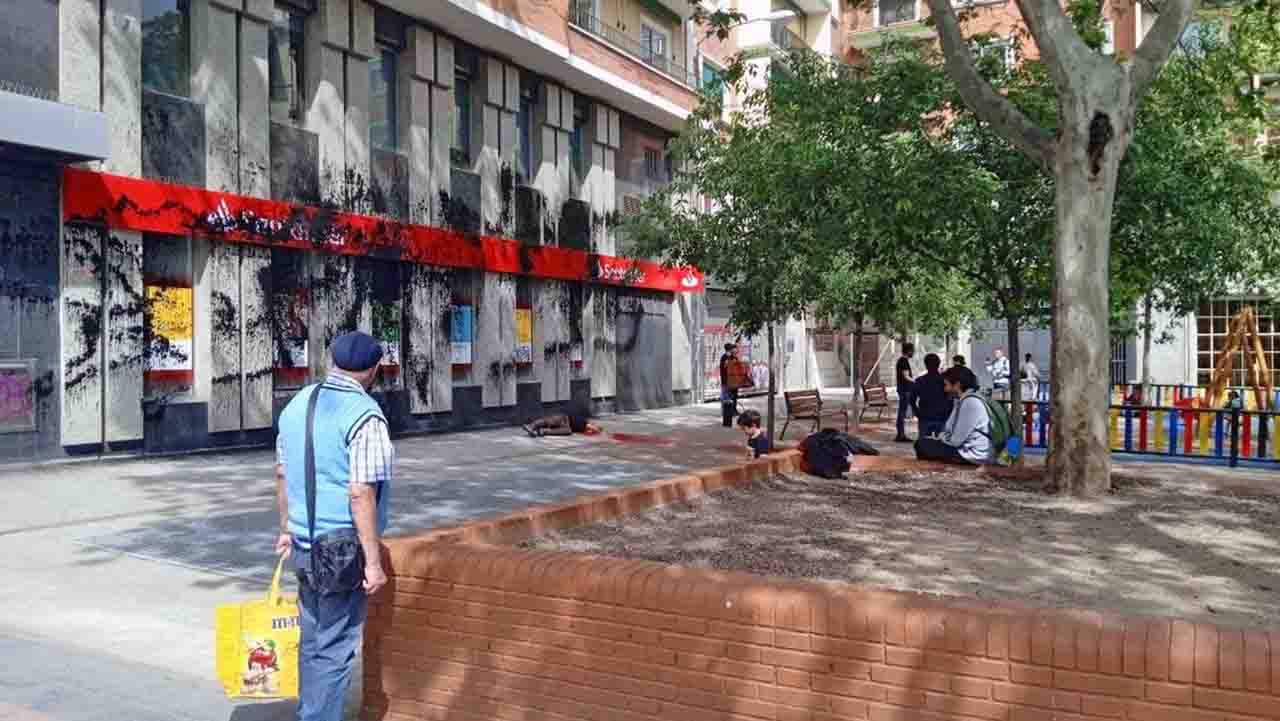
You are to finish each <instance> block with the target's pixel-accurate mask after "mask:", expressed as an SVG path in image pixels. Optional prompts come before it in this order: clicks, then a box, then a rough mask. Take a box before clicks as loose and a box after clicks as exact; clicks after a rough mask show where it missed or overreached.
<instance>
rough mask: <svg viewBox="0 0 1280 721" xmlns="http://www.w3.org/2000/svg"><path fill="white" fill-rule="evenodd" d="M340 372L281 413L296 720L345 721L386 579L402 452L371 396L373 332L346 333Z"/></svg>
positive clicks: (279, 467)
mask: <svg viewBox="0 0 1280 721" xmlns="http://www.w3.org/2000/svg"><path fill="white" fill-rule="evenodd" d="M330 352H331V354H332V356H333V365H334V368H333V370H332V371H331V372H330V373H329V375H328V377H327V378H325V380H324V382H323V383H317V384H315V385H311V386H308V387H306V388H304V389H302V390H301V391H299V392H298V394H297V395H296V396H294V397H293V400H291V401H289V405H287V406H286V407H285V409H284V411H283V412H282V413H281V414H280V433H279V435H278V436H277V439H276V494H277V500H278V504H279V509H280V538H279V540H277V541H276V551H277V553H292V554H293V557H294V565H295V567H296V568H297V573H298V608H299V615H300V617H301V631H302V640H301V645H300V649H299V672H300V673H299V700H298V721H340V720H341V719H342V713H343V706H344V703H345V700H346V695H347V688H348V687H349V686H350V683H351V671H352V666H353V664H354V661H355V655H356V647H357V646H358V644H359V643H360V631H361V627H362V625H363V624H364V619H365V611H366V605H367V602H368V597H369V596H372V595H373V594H375V593H377V592H378V590H379V589H380V588H382V587H383V586H384V585H386V583H387V576H386V574H385V573H384V572H383V570H382V553H381V550H380V544H379V540H378V539H379V537H380V536H381V534H382V532H383V530H384V529H385V528H386V525H387V499H388V496H389V490H390V489H389V486H390V484H391V467H392V465H393V463H394V461H395V449H394V448H393V447H392V445H391V438H390V436H389V434H388V432H387V421H386V418H385V417H384V416H383V414H382V411H381V409H380V408H379V407H378V403H377V401H375V400H374V399H373V398H372V397H370V396H369V394H368V389H369V388H370V387H371V386H372V385H373V383H374V380H375V379H376V377H377V375H378V364H379V362H380V361H381V360H382V347H381V346H380V345H379V344H378V342H377V341H376V340H374V339H373V337H372V336H370V335H368V334H366V333H347V334H344V335H341V336H339V337H338V338H337V339H336V340H334V342H333V346H332V348H331V349H330Z"/></svg>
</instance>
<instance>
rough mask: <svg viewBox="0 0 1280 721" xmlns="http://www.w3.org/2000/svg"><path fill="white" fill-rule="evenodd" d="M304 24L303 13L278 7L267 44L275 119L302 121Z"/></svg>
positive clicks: (273, 117)
mask: <svg viewBox="0 0 1280 721" xmlns="http://www.w3.org/2000/svg"><path fill="white" fill-rule="evenodd" d="M305 23H306V17H305V16H303V15H302V14H301V13H298V12H295V11H294V10H292V9H290V8H287V7H281V6H277V7H276V11H275V21H274V22H273V23H272V25H271V34H270V35H269V36H268V41H267V42H268V48H267V74H268V76H269V78H270V82H271V119H272V120H277V121H281V122H284V121H289V120H292V121H298V120H301V119H302V102H303V100H302V89H303V88H304V87H306V80H305V77H306V76H305V75H303V72H302V57H303V52H304V51H303V48H304V43H303V38H304V36H303V29H304V27H305Z"/></svg>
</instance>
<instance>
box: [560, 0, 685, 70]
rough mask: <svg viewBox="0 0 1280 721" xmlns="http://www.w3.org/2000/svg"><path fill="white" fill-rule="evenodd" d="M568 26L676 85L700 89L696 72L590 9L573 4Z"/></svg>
mask: <svg viewBox="0 0 1280 721" xmlns="http://www.w3.org/2000/svg"><path fill="white" fill-rule="evenodd" d="M569 22H570V23H572V24H573V25H574V27H577V28H578V29H580V30H582V31H583V32H586V33H589V34H591V35H594V36H596V37H597V38H600V39H601V40H603V41H605V42H607V43H609V44H610V45H613V46H615V47H618V48H620V49H622V50H624V51H626V52H628V53H630V54H632V55H634V56H636V57H638V58H640V60H641V61H643V62H644V63H645V64H646V65H648V66H649V67H651V68H653V69H655V70H657V71H658V72H660V73H662V74H663V75H666V76H668V77H670V78H672V79H673V80H675V81H676V82H679V83H681V84H683V85H687V86H689V87H691V88H696V87H698V74H697V73H696V72H694V71H693V70H691V69H690V68H687V67H685V66H684V65H681V64H678V63H676V62H675V61H674V60H672V59H671V58H669V57H667V56H666V55H665V54H663V53H658V52H654V49H653V48H652V47H650V46H648V45H646V44H645V43H643V42H641V41H640V40H638V39H636V38H634V37H632V36H630V35H628V34H626V33H624V32H622V31H621V30H619V29H617V28H615V27H611V26H609V25H608V24H606V23H605V22H604V21H602V20H601V19H600V18H598V17H596V16H595V15H593V14H592V12H591V6H590V5H588V4H578V3H570V5H569Z"/></svg>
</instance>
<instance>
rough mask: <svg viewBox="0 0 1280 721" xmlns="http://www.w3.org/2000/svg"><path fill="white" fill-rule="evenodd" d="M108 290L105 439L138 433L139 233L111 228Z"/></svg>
mask: <svg viewBox="0 0 1280 721" xmlns="http://www.w3.org/2000/svg"><path fill="white" fill-rule="evenodd" d="M103 255H104V256H105V258H106V272H107V294H106V310H105V313H104V314H103V317H104V323H103V327H104V328H105V333H104V338H105V342H106V367H107V373H106V386H105V388H104V389H103V393H104V395H105V396H106V403H105V407H104V412H103V417H104V420H105V423H104V425H105V431H106V441H107V443H116V442H121V441H134V440H139V439H141V438H142V403H141V401H142V398H143V385H142V374H143V371H144V370H145V367H146V362H145V361H146V359H145V354H144V346H143V324H144V323H145V322H146V319H145V316H144V308H145V305H146V300H145V298H144V296H143V288H142V233H136V232H130V231H119V230H113V231H110V235H109V236H108V238H107V247H106V252H105V253H103Z"/></svg>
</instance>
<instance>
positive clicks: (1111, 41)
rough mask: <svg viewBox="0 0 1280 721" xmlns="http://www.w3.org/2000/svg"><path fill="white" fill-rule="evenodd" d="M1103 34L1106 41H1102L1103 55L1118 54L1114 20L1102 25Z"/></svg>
mask: <svg viewBox="0 0 1280 721" xmlns="http://www.w3.org/2000/svg"><path fill="white" fill-rule="evenodd" d="M1102 32H1103V35H1104V38H1105V39H1104V40H1103V41H1102V54H1103V55H1114V54H1115V52H1116V24H1115V21H1113V20H1108V21H1106V22H1105V23H1103V24H1102Z"/></svg>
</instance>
